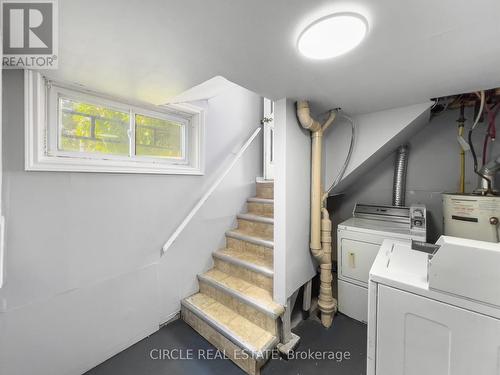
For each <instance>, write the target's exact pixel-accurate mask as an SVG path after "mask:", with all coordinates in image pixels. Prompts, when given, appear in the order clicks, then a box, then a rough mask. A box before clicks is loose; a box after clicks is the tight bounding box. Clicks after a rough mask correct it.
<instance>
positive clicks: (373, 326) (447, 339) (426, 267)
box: [367, 236, 500, 375]
mask: <svg viewBox="0 0 500 375" xmlns="http://www.w3.org/2000/svg"><path fill="white" fill-rule="evenodd" d="M427 248H430V251H429V250H427ZM417 249H418V250H417ZM499 269H500V245H498V244H493V243H490V242H483V241H475V240H466V239H462V238H456V237H447V236H442V237H441V238H440V239H439V240H438V242H437V243H436V245H425V246H421V244H417V245H413V246H412V245H411V244H410V243H408V242H406V241H394V240H387V241H384V243H383V244H382V246H381V248H380V251H379V253H378V255H377V257H376V259H375V262H374V264H373V267H372V268H371V271H370V282H369V317H368V361H367V374H368V375H402V374H405V375H417V374H418V375H420V374H426V375H443V374H452V375H471V374H481V375H483V374H484V375H490V374H491V375H494V374H495V375H496V374H500V272H499V271H498V270H499Z"/></svg>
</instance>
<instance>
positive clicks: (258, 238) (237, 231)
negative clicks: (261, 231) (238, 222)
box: [226, 228, 274, 248]
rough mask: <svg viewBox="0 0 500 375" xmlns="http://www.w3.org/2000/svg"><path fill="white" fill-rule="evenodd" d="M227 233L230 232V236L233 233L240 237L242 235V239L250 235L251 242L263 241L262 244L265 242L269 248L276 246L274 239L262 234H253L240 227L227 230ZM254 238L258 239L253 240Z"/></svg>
mask: <svg viewBox="0 0 500 375" xmlns="http://www.w3.org/2000/svg"><path fill="white" fill-rule="evenodd" d="M226 234H228V235H230V236H231V235H235V236H239V237H241V239H242V240H245V238H243V237H248V241H249V242H255V243H256V244H257V242H261V243H262V244H265V246H266V247H269V248H272V247H273V246H274V241H273V240H272V239H269V238H265V237H261V236H258V235H255V234H252V233H248V232H245V231H243V230H241V229H238V228H236V229H232V230H229V231H227V232H226ZM252 239H254V240H256V241H252Z"/></svg>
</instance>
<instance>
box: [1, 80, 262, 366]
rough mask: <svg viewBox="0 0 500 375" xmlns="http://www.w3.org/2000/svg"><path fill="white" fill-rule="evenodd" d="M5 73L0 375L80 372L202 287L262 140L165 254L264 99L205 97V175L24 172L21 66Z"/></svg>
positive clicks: (246, 189)
mask: <svg viewBox="0 0 500 375" xmlns="http://www.w3.org/2000/svg"><path fill="white" fill-rule="evenodd" d="M3 79H4V81H3V83H4V84H3V108H4V111H3V136H4V138H3V146H4V149H3V156H4V166H3V172H4V191H3V201H4V210H5V211H4V214H5V217H6V223H7V224H6V247H5V285H4V287H3V288H1V289H0V373H1V374H16V375H24V374H26V375H31V374H34V373H36V374H38V375H45V374H47V375H54V374H81V373H83V372H85V371H87V370H88V369H90V368H92V367H93V366H95V365H97V364H98V363H100V362H102V361H104V360H106V359H107V358H109V357H111V356H112V355H114V354H116V353H118V352H119V351H121V350H123V349H124V348H126V347H128V346H130V345H131V344H133V343H135V342H136V341H138V340H140V339H142V338H144V337H145V336H147V335H149V334H151V333H152V332H154V331H155V330H157V329H158V326H159V324H160V323H163V322H164V321H165V320H166V319H168V318H169V317H171V316H172V315H174V314H175V313H176V312H177V311H178V309H179V300H180V299H181V298H183V297H185V296H187V295H188V294H190V293H191V292H194V291H195V289H196V286H197V284H196V274H197V273H200V272H202V271H204V270H205V269H206V268H208V267H209V266H210V264H211V258H210V254H211V252H212V251H214V250H216V249H217V247H218V246H219V245H220V244H221V241H222V240H223V238H224V231H225V230H227V229H228V228H229V227H230V226H231V224H233V223H234V220H235V215H236V214H237V213H238V212H239V211H240V210H241V209H242V207H243V206H244V204H245V200H246V198H247V197H248V196H251V195H252V194H253V193H254V182H255V177H257V176H259V175H261V174H262V172H261V169H262V156H261V155H262V146H261V138H257V139H256V140H255V141H254V144H253V145H252V146H251V147H250V148H249V149H248V150H247V152H246V153H245V155H244V156H243V158H242V159H241V160H240V161H239V162H238V163H237V164H236V166H235V168H234V169H233V171H232V172H230V174H229V175H228V176H227V177H226V179H225V180H224V182H223V183H222V184H221V185H220V186H219V188H218V189H217V191H216V192H215V193H214V195H213V196H212V197H211V198H210V199H209V201H207V203H206V205H205V206H204V207H203V209H202V210H200V211H199V213H198V215H197V216H196V217H195V219H194V220H193V221H192V222H191V223H190V225H189V226H188V227H187V228H186V230H185V232H184V233H183V234H182V235H181V237H179V239H178V241H177V242H176V243H175V244H174V246H172V247H171V248H170V250H169V251H168V253H167V254H166V255H165V256H164V257H162V258H160V249H161V247H162V245H163V244H164V243H165V241H166V240H167V239H168V238H169V236H170V235H171V234H172V233H173V231H174V230H175V228H176V226H177V225H178V224H179V223H180V222H181V221H182V220H183V219H184V217H185V216H186V215H187V214H188V212H189V211H190V210H191V208H192V207H193V206H194V204H195V203H196V202H197V200H198V199H199V198H200V197H201V196H202V195H203V193H204V191H205V190H206V189H207V188H208V187H209V186H210V185H211V184H212V183H213V182H214V181H215V179H216V178H217V176H218V175H219V173H220V172H221V170H222V169H223V168H224V167H225V166H226V165H227V164H228V162H229V161H230V160H231V159H232V157H234V153H235V152H236V151H237V150H238V149H239V147H240V146H241V145H242V144H243V143H244V142H245V141H246V139H247V138H248V137H249V136H250V134H251V133H252V132H253V130H254V129H255V128H256V127H258V126H259V120H260V116H261V113H262V103H261V98H260V97H259V96H258V95H256V94H254V93H252V92H249V91H247V90H245V89H243V88H240V87H237V88H233V89H230V90H227V91H224V92H223V93H222V94H221V95H218V96H216V97H214V98H211V99H209V100H208V101H206V102H205V103H204V104H203V105H206V106H207V108H208V111H207V124H206V159H205V160H206V174H205V175H204V176H179V175H147V174H144V175H141V174H136V175H131V174H106V173H66V172H26V171H24V108H23V107H24V99H23V72H22V71H13V70H11V71H4V73H3Z"/></svg>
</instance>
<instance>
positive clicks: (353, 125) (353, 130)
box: [323, 111, 356, 198]
mask: <svg viewBox="0 0 500 375" xmlns="http://www.w3.org/2000/svg"><path fill="white" fill-rule="evenodd" d="M337 116H339V117H341V118H343V119H346V120H347V121H349V122H350V124H351V143H350V144H349V151H348V152H347V156H346V158H345V161H344V164H343V165H342V168H340V171H339V173H338V175H337V177H335V180H334V181H333V183H332V185H331V186H330V187H329V188H328V189H327V190H326V192H325V194H324V195H323V198H325V197H327V196H328V195H329V194H330V192H331V191H332V190H333V189H334V188H335V186H337V185H338V183H339V182H340V180H341V179H342V177H344V173H345V171H346V169H347V166H348V165H349V161H350V160H351V156H352V151H353V150H354V142H355V140H356V123H355V122H354V120H353V119H352V118H351V117H349V116H347V115H346V114H345V113H343V112H340V111H339V112H338V114H337Z"/></svg>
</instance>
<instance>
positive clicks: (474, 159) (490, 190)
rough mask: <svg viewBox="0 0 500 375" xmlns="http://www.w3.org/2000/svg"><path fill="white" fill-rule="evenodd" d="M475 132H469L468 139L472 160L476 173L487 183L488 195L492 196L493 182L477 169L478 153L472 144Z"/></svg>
mask: <svg viewBox="0 0 500 375" xmlns="http://www.w3.org/2000/svg"><path fill="white" fill-rule="evenodd" d="M473 130H474V129H471V130H469V137H468V138H469V147H470V151H471V154H472V160H473V161H474V173H475V174H477V175H478V176H479V177H481V178H483V179H485V180H486V183H487V184H488V185H487V186H488V187H487V189H486V194H491V193H492V192H493V190H492V188H491V180H490V179H489V178H488V177H487V176H485V175H484V174H482V173H481V172H480V171H479V170H478V169H477V156H476V151H475V150H474V145H473V144H472V131H473Z"/></svg>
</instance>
